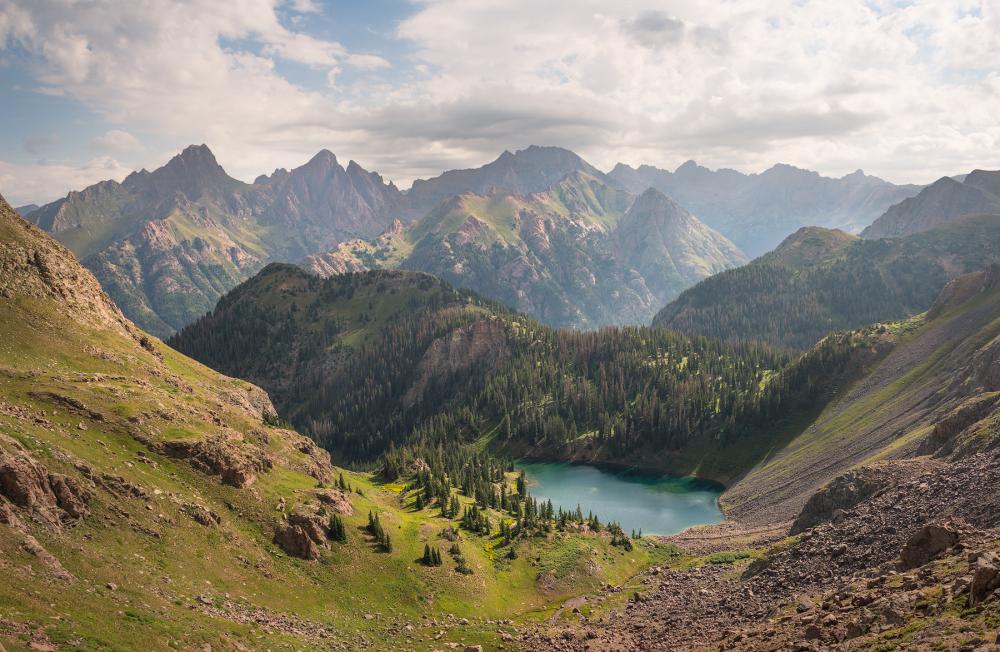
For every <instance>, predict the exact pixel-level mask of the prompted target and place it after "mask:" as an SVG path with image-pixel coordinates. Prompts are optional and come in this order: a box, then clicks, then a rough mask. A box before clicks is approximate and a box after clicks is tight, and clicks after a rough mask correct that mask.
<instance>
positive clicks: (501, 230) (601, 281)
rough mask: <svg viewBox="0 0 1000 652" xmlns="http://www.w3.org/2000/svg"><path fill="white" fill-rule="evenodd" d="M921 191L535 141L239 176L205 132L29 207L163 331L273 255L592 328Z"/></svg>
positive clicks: (647, 313) (130, 307) (325, 154)
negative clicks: (123, 174) (602, 163)
mask: <svg viewBox="0 0 1000 652" xmlns="http://www.w3.org/2000/svg"><path fill="white" fill-rule="evenodd" d="M651 189H652V190H655V191H656V192H655V193H650V192H649V191H650V190H651ZM917 190H918V188H917V187H915V186H893V185H892V184H888V183H886V182H883V181H881V180H878V179H875V178H874V177H868V176H866V175H863V174H859V173H856V174H853V175H848V176H846V177H843V178H842V179H828V178H825V177H821V176H819V175H818V174H816V173H814V172H809V171H806V170H799V169H797V168H792V167H790V166H782V165H779V166H775V167H774V168H772V169H770V170H768V171H767V172H765V173H762V174H759V175H744V174H741V173H738V172H735V171H732V170H719V171H714V172H713V171H710V170H707V169H705V168H702V167H699V166H697V165H695V164H694V163H687V164H685V165H683V166H681V167H680V168H678V170H677V171H676V172H673V173H670V172H666V171H663V170H658V169H656V168H651V167H649V166H643V167H640V168H638V169H632V168H629V167H627V166H624V165H618V166H616V167H615V168H614V170H612V172H611V173H609V174H605V173H603V172H601V171H600V170H598V169H597V168H595V167H594V166H592V165H590V164H589V163H587V162H586V161H585V160H583V159H582V158H581V157H579V156H578V155H576V154H575V153H573V152H571V151H569V150H565V149H561V148H557V147H538V146H532V147H528V148H527V149H524V150H520V151H517V152H513V153H512V152H504V153H503V154H502V155H501V156H500V157H498V158H497V159H496V160H495V161H493V162H491V163H488V164H486V165H484V166H482V167H479V168H475V169H467V170H452V171H448V172H445V173H443V174H441V175H440V176H438V177H435V178H432V179H426V180H417V181H415V182H414V183H413V186H412V187H411V188H410V189H409V190H407V191H405V192H403V191H400V190H399V189H398V188H396V186H395V185H393V184H392V183H388V182H386V181H385V180H383V179H382V177H380V176H379V175H378V174H376V173H373V172H369V171H366V170H364V169H363V168H361V166H359V165H358V164H357V163H355V162H354V161H351V162H350V163H349V164H348V165H347V166H346V167H343V166H341V165H340V163H339V162H338V161H337V158H336V157H335V156H334V155H333V154H332V153H330V152H329V151H326V150H323V151H321V152H319V153H318V154H317V155H316V156H314V157H313V158H312V159H311V160H310V161H308V162H307V163H306V164H304V165H302V166H300V167H298V168H295V169H293V170H290V171H289V170H285V169H278V170H275V171H274V172H273V173H272V174H270V175H262V176H260V177H258V178H257V179H255V180H254V182H253V183H244V182H242V181H239V180H236V179H233V178H232V177H230V176H229V175H228V174H226V172H225V171H224V170H223V169H222V167H221V166H220V165H219V164H218V162H217V161H216V160H215V157H214V156H213V155H212V153H211V151H210V150H209V149H208V148H207V147H206V146H204V145H201V146H192V147H189V148H187V149H185V150H184V151H183V152H182V153H181V154H179V155H178V156H176V157H174V158H173V159H171V160H170V161H169V162H168V163H167V164H166V165H165V166H163V167H162V168H159V169H157V170H154V171H152V172H148V171H146V170H141V171H139V172H135V173H133V174H131V175H129V176H128V177H127V178H126V179H125V180H123V181H122V182H121V183H118V182H115V181H105V182H101V183H98V184H95V185H94V186H91V187H89V188H86V189H84V190H82V191H79V192H75V191H74V192H71V193H70V194H69V195H67V196H66V197H65V198H63V199H60V200H58V201H56V202H52V203H50V204H47V205H45V206H42V207H39V208H35V209H34V210H30V211H29V208H30V206H29V207H24V208H23V209H22V210H24V211H25V212H27V214H28V219H29V220H30V221H32V222H33V223H35V224H37V225H39V226H41V227H42V228H43V229H45V230H46V231H48V232H50V233H52V234H53V235H54V236H55V237H56V238H58V239H59V240H60V241H61V242H63V243H64V244H66V246H68V247H69V248H70V249H71V250H72V251H73V252H74V253H75V254H76V255H77V256H78V257H79V258H80V259H81V260H82V261H83V263H84V265H85V266H87V267H88V268H89V269H91V270H92V271H93V272H94V274H95V275H96V276H97V278H98V279H99V280H100V282H101V284H102V285H103V286H104V288H105V289H106V290H107V291H108V293H109V294H110V295H111V296H112V298H113V299H114V300H115V302H116V303H117V304H118V305H119V306H121V308H122V310H123V311H124V312H125V314H126V315H127V316H129V318H130V319H132V320H134V321H135V322H136V323H137V324H138V325H140V326H141V327H143V328H145V329H146V330H149V331H150V332H152V333H154V334H157V335H160V336H162V337H166V336H168V335H170V334H171V333H173V332H176V331H177V330H178V329H180V328H182V327H183V326H185V325H186V324H188V323H191V322H192V321H193V320H194V319H196V318H197V317H198V316H200V315H202V314H204V313H205V312H207V311H209V310H211V308H212V307H213V306H214V305H215V302H216V301H217V300H218V299H219V297H221V296H222V295H223V294H224V293H225V292H227V291H228V290H230V289H231V288H233V287H235V285H237V284H238V283H239V282H241V281H242V280H245V279H246V278H249V277H250V276H251V275H252V274H253V273H255V272H256V271H258V270H259V269H261V268H262V267H263V266H264V265H266V264H268V263H270V262H275V261H278V262H291V263H301V264H303V265H304V266H305V267H306V268H307V269H310V270H311V271H314V272H317V273H320V274H334V273H341V272H343V271H350V270H353V271H359V270H362V269H372V268H395V267H399V268H404V269H412V270H419V271H427V272H430V273H434V274H436V275H438V276H441V277H442V278H445V279H447V280H448V281H449V282H451V283H452V284H454V285H456V286H461V287H468V288H470V289H474V290H476V291H478V292H480V293H481V294H484V295H486V296H489V297H491V298H494V299H498V300H500V301H503V302H505V303H507V304H508V305H510V306H512V307H514V308H516V309H518V310H520V311H523V312H526V313H528V314H530V315H532V316H534V317H536V318H538V319H541V320H542V321H544V322H546V323H549V324H551V325H556V326H571V327H577V328H593V327H599V326H604V325H609V324H629V323H633V324H634V323H647V322H648V320H649V319H650V318H651V317H652V316H653V315H654V314H655V313H656V311H657V310H658V309H659V308H660V307H662V306H663V305H664V304H665V303H667V302H669V301H670V300H672V299H674V298H675V297H676V296H677V295H678V294H679V293H680V292H681V291H683V290H684V289H686V288H688V287H690V286H691V285H693V284H694V283H696V282H698V281H700V280H702V279H704V278H706V277H708V276H711V275H712V274H714V273H717V272H720V271H723V270H725V269H728V268H731V267H734V266H738V265H741V264H743V263H745V262H746V261H747V256H746V254H745V253H744V251H746V252H748V253H750V254H751V255H753V254H756V253H760V251H762V250H766V249H768V248H770V246H771V243H772V242H774V243H777V242H778V241H779V240H780V238H782V237H784V236H786V235H788V234H789V233H791V232H792V231H794V230H795V229H796V228H799V227H801V226H803V225H806V224H811V223H812V224H820V225H823V224H831V223H835V224H838V225H845V224H846V225H848V226H849V227H850V228H851V229H853V230H856V229H857V228H860V227H861V226H862V225H864V224H866V223H867V222H868V221H870V220H871V219H874V217H876V216H877V215H879V214H880V213H881V212H882V211H883V210H884V209H885V208H886V207H887V206H888V205H889V204H891V203H893V202H895V201H898V200H899V199H901V198H903V197H907V196H909V195H911V194H914V193H916V192H917ZM633 203H635V210H630V209H631V208H632V207H633ZM727 233H728V234H729V235H728V236H727ZM737 241H738V242H737ZM734 242H735V243H736V244H734ZM740 242H741V243H743V246H744V247H745V248H741V247H740V246H738V245H739V243H740Z"/></svg>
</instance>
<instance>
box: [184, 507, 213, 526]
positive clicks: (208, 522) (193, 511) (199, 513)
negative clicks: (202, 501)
mask: <svg viewBox="0 0 1000 652" xmlns="http://www.w3.org/2000/svg"><path fill="white" fill-rule="evenodd" d="M184 512H185V513H186V514H187V515H188V516H190V517H191V518H192V519H194V521H195V522H196V523H200V524H201V525H204V526H205V527H216V526H217V525H221V524H222V517H221V516H219V515H218V514H216V513H215V512H213V511H212V510H210V509H208V508H207V507H202V506H201V505H196V504H194V503H188V504H187V505H185V506H184Z"/></svg>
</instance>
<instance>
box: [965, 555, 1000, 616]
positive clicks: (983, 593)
mask: <svg viewBox="0 0 1000 652" xmlns="http://www.w3.org/2000/svg"><path fill="white" fill-rule="evenodd" d="M974 568H975V570H974V572H973V575H972V584H971V585H970V586H969V604H971V605H972V606H976V605H977V604H980V603H981V602H983V601H984V600H986V599H987V598H988V597H990V595H992V593H993V592H994V591H996V590H997V589H1000V556H998V555H997V554H996V553H995V552H990V553H986V554H983V555H980V556H979V558H978V559H976V561H975V566H974Z"/></svg>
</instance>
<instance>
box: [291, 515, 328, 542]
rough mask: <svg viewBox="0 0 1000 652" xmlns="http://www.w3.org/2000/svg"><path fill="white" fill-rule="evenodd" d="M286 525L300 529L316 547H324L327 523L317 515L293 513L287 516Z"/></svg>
mask: <svg viewBox="0 0 1000 652" xmlns="http://www.w3.org/2000/svg"><path fill="white" fill-rule="evenodd" d="M288 524H289V525H292V526H295V527H298V528H301V530H302V531H303V532H305V533H306V534H307V535H308V536H309V538H310V539H311V540H312V542H313V543H315V544H316V545H317V546H325V545H326V541H327V534H328V532H327V521H326V519H325V518H323V517H322V516H321V515H319V514H310V513H307V512H302V511H299V512H294V513H292V514H289V516H288Z"/></svg>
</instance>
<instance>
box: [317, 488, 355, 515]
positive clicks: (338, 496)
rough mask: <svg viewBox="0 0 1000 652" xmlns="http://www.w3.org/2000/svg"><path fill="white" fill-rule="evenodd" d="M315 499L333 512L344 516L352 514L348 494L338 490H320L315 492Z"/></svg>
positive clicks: (352, 510)
mask: <svg viewBox="0 0 1000 652" xmlns="http://www.w3.org/2000/svg"><path fill="white" fill-rule="evenodd" d="M316 497H317V498H318V499H319V501H320V502H321V503H323V504H324V505H326V506H328V507H330V508H331V509H333V511H335V512H337V513H338V514H342V515H344V516H350V515H351V514H353V513H354V507H353V506H352V505H351V498H350V494H348V493H347V492H346V491H341V490H340V489H320V490H318V491H316Z"/></svg>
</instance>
